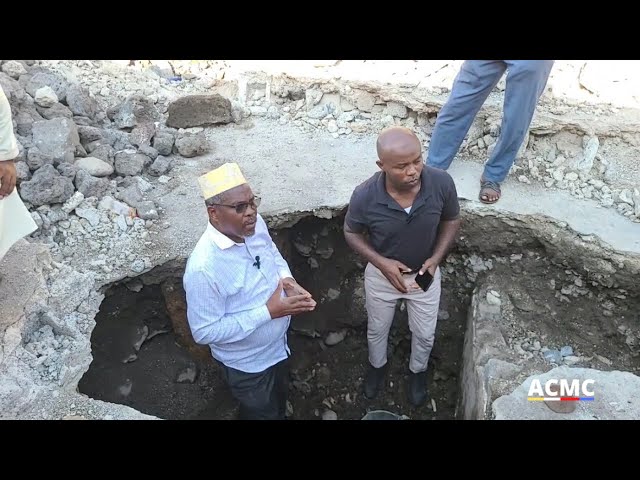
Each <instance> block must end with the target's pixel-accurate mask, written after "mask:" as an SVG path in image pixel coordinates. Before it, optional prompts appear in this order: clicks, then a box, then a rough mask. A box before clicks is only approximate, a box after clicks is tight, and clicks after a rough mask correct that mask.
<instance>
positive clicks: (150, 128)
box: [129, 123, 156, 147]
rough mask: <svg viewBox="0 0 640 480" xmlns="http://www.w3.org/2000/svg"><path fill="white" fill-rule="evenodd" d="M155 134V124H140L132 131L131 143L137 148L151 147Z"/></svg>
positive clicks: (130, 135)
mask: <svg viewBox="0 0 640 480" xmlns="http://www.w3.org/2000/svg"><path fill="white" fill-rule="evenodd" d="M155 133H156V127H155V125H154V124H153V123H143V124H138V125H136V126H135V128H134V129H133V130H131V133H130V134H129V141H130V142H131V145H134V146H136V147H144V146H150V145H151V139H152V138H153V135H154V134H155Z"/></svg>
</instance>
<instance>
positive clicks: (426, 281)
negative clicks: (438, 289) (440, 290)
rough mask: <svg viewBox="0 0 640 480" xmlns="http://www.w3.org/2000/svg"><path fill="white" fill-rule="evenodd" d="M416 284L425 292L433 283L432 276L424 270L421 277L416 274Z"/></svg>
mask: <svg viewBox="0 0 640 480" xmlns="http://www.w3.org/2000/svg"><path fill="white" fill-rule="evenodd" d="M416 283H417V284H418V286H419V287H420V288H421V289H422V290H424V291H425V292H426V291H427V290H429V287H430V286H431V284H432V283H433V276H431V274H430V273H429V271H428V270H426V271H425V272H424V273H423V274H422V275H420V273H418V274H417V275H416Z"/></svg>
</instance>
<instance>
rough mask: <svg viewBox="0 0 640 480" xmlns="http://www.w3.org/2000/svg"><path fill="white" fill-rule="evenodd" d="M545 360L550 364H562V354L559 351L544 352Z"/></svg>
mask: <svg viewBox="0 0 640 480" xmlns="http://www.w3.org/2000/svg"><path fill="white" fill-rule="evenodd" d="M543 356H544V359H545V360H546V361H547V362H549V363H557V364H559V363H561V362H562V354H561V353H560V351H558V350H547V351H546V352H544V355H543Z"/></svg>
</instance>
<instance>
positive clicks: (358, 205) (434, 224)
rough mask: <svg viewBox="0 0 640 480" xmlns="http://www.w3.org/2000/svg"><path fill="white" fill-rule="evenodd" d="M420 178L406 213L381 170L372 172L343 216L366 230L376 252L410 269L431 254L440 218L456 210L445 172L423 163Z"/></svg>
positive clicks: (453, 214) (358, 230)
mask: <svg viewBox="0 0 640 480" xmlns="http://www.w3.org/2000/svg"><path fill="white" fill-rule="evenodd" d="M421 181H422V186H421V188H420V191H419V192H418V195H417V196H416V199H415V201H414V202H413V205H412V206H411V210H410V213H407V212H406V211H405V210H404V209H403V208H402V207H401V206H400V205H399V204H398V202H396V201H395V200H394V199H393V198H392V197H391V195H389V194H388V193H387V189H386V188H385V173H384V172H383V171H379V172H376V173H374V174H373V176H371V177H370V178H369V179H368V180H366V181H364V182H363V183H361V184H360V185H358V186H357V187H356V188H355V190H354V191H353V194H352V195H351V200H350V201H349V208H348V209H347V216H346V218H345V221H346V224H347V226H348V227H349V229H350V230H352V231H353V232H356V233H368V235H369V242H370V244H371V246H372V247H373V248H374V250H375V251H376V252H378V253H379V254H380V255H382V256H384V257H387V258H393V259H394V260H399V261H400V262H402V263H404V264H405V265H406V266H408V267H409V268H411V269H416V268H419V267H421V266H422V264H423V263H424V262H425V261H426V260H427V259H428V258H429V257H431V255H432V254H433V250H434V248H435V244H436V238H437V235H438V225H439V224H440V222H441V221H443V220H454V219H455V218H457V217H458V215H459V213H460V204H459V203H458V194H457V192H456V186H455V184H454V182H453V179H452V178H451V176H450V175H449V174H448V173H447V172H445V171H444V170H440V169H437V168H433V167H429V166H426V165H425V167H424V168H423V170H422V175H421Z"/></svg>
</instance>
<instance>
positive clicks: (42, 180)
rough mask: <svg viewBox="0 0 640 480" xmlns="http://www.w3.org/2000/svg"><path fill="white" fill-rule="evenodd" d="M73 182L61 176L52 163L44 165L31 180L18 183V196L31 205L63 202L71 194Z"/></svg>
mask: <svg viewBox="0 0 640 480" xmlns="http://www.w3.org/2000/svg"><path fill="white" fill-rule="evenodd" d="M73 191H74V188H73V183H72V182H71V180H70V179H69V178H67V177H62V176H61V175H60V174H59V173H58V171H57V170H56V169H55V167H54V166H53V165H49V164H47V165H44V166H43V167H41V168H40V169H39V170H38V171H36V172H35V173H34V174H33V177H32V178H31V180H29V181H27V182H22V183H21V184H20V196H21V197H22V198H23V199H24V200H25V201H27V202H29V203H30V204H31V205H33V206H36V207H38V206H40V205H46V204H51V203H64V202H65V201H66V200H67V199H68V198H69V197H71V195H73Z"/></svg>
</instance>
